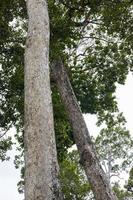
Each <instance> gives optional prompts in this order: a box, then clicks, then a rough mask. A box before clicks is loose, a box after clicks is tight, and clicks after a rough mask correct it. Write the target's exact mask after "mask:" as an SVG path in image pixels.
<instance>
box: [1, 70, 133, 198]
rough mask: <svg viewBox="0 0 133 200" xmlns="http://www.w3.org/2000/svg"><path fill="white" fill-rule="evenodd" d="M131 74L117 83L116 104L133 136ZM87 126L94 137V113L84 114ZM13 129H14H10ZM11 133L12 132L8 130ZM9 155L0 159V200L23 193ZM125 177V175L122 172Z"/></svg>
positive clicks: (96, 132)
mask: <svg viewBox="0 0 133 200" xmlns="http://www.w3.org/2000/svg"><path fill="white" fill-rule="evenodd" d="M132 88H133V75H132V74H131V73H130V74H129V75H128V78H127V81H126V84H125V85H123V86H122V85H118V88H117V91H116V96H117V100H118V106H119V109H120V111H121V112H123V113H124V116H125V118H126V120H127V126H126V127H127V129H128V130H129V131H130V133H131V134H132V136H133V119H132V115H133V92H132ZM84 118H85V121H86V124H87V127H88V129H89V132H90V135H92V136H93V137H96V136H97V134H98V133H99V131H100V128H99V127H97V126H96V122H97V117H96V115H90V114H86V115H84ZM12 131H14V130H12ZM10 134H12V132H10ZM8 154H9V155H10V156H11V159H10V161H7V162H6V161H5V162H1V161H0V199H1V200H23V195H20V194H19V193H18V191H17V183H18V181H19V180H20V172H19V170H16V169H15V167H14V163H13V161H14V155H15V150H14V149H13V150H12V151H10V152H9V153H8ZM123 176H124V177H125V176H126V175H125V174H123Z"/></svg>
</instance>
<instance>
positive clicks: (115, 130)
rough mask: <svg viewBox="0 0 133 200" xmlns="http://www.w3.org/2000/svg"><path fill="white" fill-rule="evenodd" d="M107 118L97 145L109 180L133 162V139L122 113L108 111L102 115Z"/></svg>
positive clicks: (97, 139)
mask: <svg viewBox="0 0 133 200" xmlns="http://www.w3.org/2000/svg"><path fill="white" fill-rule="evenodd" d="M103 119H104V120H106V127H105V128H103V129H102V130H101V132H100V134H99V135H98V137H97V138H96V141H95V146H96V149H97V152H98V155H99V158H100V161H101V163H102V165H103V167H104V169H105V172H106V174H107V176H108V179H109V181H110V180H112V177H114V176H115V177H117V179H118V180H119V176H120V173H121V172H125V171H127V170H128V168H129V167H130V166H132V164H133V139H132V137H131V136H130V134H129V132H128V131H127V130H126V128H125V119H124V117H123V115H122V114H121V113H120V114H118V115H116V116H114V115H113V114H110V113H107V114H106V115H105V114H104V115H103V116H101V120H102V121H103Z"/></svg>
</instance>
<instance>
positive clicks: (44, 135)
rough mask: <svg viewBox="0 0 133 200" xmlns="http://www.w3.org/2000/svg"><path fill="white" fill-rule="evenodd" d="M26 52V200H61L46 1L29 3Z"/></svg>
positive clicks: (34, 0)
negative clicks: (50, 78) (51, 88)
mask: <svg viewBox="0 0 133 200" xmlns="http://www.w3.org/2000/svg"><path fill="white" fill-rule="evenodd" d="M27 11H28V16H29V23H28V36H27V42H26V50H25V134H24V143H25V168H26V170H25V200H53V199H55V200H59V199H62V197H61V195H60V189H59V182H58V164H57V155H56V145H55V136H54V124H53V110H52V102H51V90H50V80H49V66H48V63H49V18H48V12H47V4H46V1H45V0H27Z"/></svg>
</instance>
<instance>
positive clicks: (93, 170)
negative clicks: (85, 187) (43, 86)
mask: <svg viewBox="0 0 133 200" xmlns="http://www.w3.org/2000/svg"><path fill="white" fill-rule="evenodd" d="M51 69H52V75H53V78H54V80H55V82H56V84H57V87H58V89H59V92H60V95H61V98H62V101H63V103H64V105H65V108H66V111H67V112H68V116H69V120H70V123H71V125H72V128H73V136H74V139H75V143H76V145H77V148H78V150H79V153H80V158H81V163H82V165H83V166H84V169H85V172H86V175H87V177H88V180H89V182H90V183H91V185H92V190H93V193H94V196H95V199H96V200H116V199H117V198H116V196H115V194H113V192H112V190H111V187H110V185H109V182H108V180H107V177H106V175H105V173H104V171H103V169H102V167H101V166H100V163H99V160H98V158H97V156H96V152H95V149H94V146H93V143H92V142H91V138H90V135H89V132H88V129H87V127H86V124H85V121H84V119H83V116H82V112H81V110H80V107H79V105H78V102H77V100H76V97H75V95H74V92H73V89H72V87H71V83H70V81H69V78H68V75H67V73H66V71H65V69H64V66H63V63H62V62H61V61H60V62H59V61H58V62H55V63H53V64H52V65H51Z"/></svg>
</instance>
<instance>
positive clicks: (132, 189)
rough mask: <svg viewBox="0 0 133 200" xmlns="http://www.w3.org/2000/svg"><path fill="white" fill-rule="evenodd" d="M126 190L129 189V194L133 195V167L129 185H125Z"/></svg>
mask: <svg viewBox="0 0 133 200" xmlns="http://www.w3.org/2000/svg"><path fill="white" fill-rule="evenodd" d="M125 188H126V189H127V191H128V192H129V193H131V195H133V167H132V168H131V170H130V172H129V179H128V182H127V184H126V185H125Z"/></svg>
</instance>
